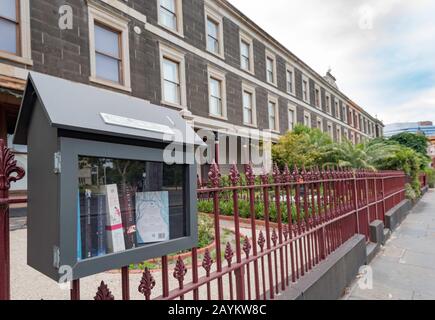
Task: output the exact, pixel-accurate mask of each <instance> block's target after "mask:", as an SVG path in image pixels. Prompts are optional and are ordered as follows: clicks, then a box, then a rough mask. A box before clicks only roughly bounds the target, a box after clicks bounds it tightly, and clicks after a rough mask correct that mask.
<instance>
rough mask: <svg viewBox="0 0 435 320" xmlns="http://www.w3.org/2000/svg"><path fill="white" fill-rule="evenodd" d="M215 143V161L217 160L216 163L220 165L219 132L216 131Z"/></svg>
mask: <svg viewBox="0 0 435 320" xmlns="http://www.w3.org/2000/svg"><path fill="white" fill-rule="evenodd" d="M214 144H215V147H214V148H215V149H214V161H215V162H216V164H217V165H218V166H219V165H220V163H219V132H217V131H216V132H215V134H214Z"/></svg>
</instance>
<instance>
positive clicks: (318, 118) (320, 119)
mask: <svg viewBox="0 0 435 320" xmlns="http://www.w3.org/2000/svg"><path fill="white" fill-rule="evenodd" d="M319 123H320V128H319ZM317 129H320V131H322V132H324V128H323V119H322V118H321V117H317Z"/></svg>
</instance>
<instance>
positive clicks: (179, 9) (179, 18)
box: [157, 0, 184, 37]
mask: <svg viewBox="0 0 435 320" xmlns="http://www.w3.org/2000/svg"><path fill="white" fill-rule="evenodd" d="M161 1H162V0H157V23H158V25H159V26H161V27H162V28H164V29H166V30H168V31H170V32H172V33H175V34H177V35H179V36H180V37H184V23H183V2H182V0H174V2H175V17H176V25H177V26H176V30H174V29H171V28H170V27H168V26H165V25H164V24H163V22H162V18H161V15H160V8H161V7H162V5H161Z"/></svg>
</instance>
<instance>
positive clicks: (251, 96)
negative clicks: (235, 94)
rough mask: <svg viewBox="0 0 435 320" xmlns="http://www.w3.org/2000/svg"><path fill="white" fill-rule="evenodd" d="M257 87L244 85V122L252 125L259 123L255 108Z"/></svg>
mask: <svg viewBox="0 0 435 320" xmlns="http://www.w3.org/2000/svg"><path fill="white" fill-rule="evenodd" d="M255 109H256V108H255V89H254V88H251V87H248V86H246V85H243V123H244V124H246V125H250V126H255V125H256V124H257V117H256V110H255Z"/></svg>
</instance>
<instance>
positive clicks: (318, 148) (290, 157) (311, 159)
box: [272, 125, 332, 167]
mask: <svg viewBox="0 0 435 320" xmlns="http://www.w3.org/2000/svg"><path fill="white" fill-rule="evenodd" d="M331 144H332V140H331V138H330V137H329V136H328V135H327V134H325V133H323V132H322V131H320V130H319V129H310V128H308V127H305V126H303V125H297V126H295V128H294V130H293V131H289V132H287V133H286V134H285V135H284V136H282V137H281V138H280V140H279V141H278V143H277V144H275V145H274V146H273V147H272V156H273V159H274V161H275V162H277V163H278V165H279V166H284V165H285V164H287V165H289V166H293V165H297V166H299V167H301V166H306V167H309V166H314V165H319V164H321V163H323V162H325V161H327V159H326V158H325V155H326V154H325V151H326V147H327V146H329V145H331Z"/></svg>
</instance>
